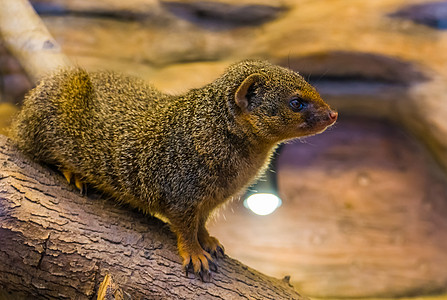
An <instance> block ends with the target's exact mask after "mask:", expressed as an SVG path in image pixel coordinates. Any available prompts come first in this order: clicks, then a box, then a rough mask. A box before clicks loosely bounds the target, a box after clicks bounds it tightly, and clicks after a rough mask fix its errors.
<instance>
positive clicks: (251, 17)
mask: <svg viewBox="0 0 447 300" xmlns="http://www.w3.org/2000/svg"><path fill="white" fill-rule="evenodd" d="M162 5H163V7H164V8H165V9H166V10H168V11H170V12H171V13H172V14H174V15H175V16H177V17H179V18H182V19H184V20H186V21H188V22H191V23H194V24H196V25H199V26H201V27H204V28H206V29H212V30H225V29H232V28H235V27H241V26H258V25H262V24H264V23H267V22H269V21H272V20H274V19H276V18H277V17H278V16H279V15H280V14H281V13H283V12H285V11H286V7H285V6H270V5H262V4H251V5H234V4H227V3H219V2H213V1H197V2H182V1H163V2H162Z"/></svg>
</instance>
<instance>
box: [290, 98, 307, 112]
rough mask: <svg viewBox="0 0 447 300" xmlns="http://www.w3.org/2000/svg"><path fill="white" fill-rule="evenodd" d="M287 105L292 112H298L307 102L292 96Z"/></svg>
mask: <svg viewBox="0 0 447 300" xmlns="http://www.w3.org/2000/svg"><path fill="white" fill-rule="evenodd" d="M289 106H290V108H291V109H292V110H293V111H294V112H300V111H302V110H303V109H305V108H306V107H307V103H306V102H304V100H303V99H301V98H292V100H290V101H289Z"/></svg>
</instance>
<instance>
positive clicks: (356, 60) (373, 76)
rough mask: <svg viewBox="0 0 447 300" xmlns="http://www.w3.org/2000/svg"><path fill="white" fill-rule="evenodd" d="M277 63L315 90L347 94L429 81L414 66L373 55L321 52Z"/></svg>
mask: <svg viewBox="0 0 447 300" xmlns="http://www.w3.org/2000/svg"><path fill="white" fill-rule="evenodd" d="M278 64H280V65H283V66H286V67H289V68H290V69H293V70H295V71H297V72H299V73H300V74H301V75H302V76H303V77H304V78H305V79H306V80H308V81H309V82H310V83H312V84H313V85H315V86H317V87H319V86H324V87H330V88H340V89H346V90H347V91H348V92H349V91H352V92H359V91H360V89H364V90H365V91H367V92H368V91H370V92H375V91H379V90H383V89H390V88H392V89H406V88H408V87H409V86H412V85H414V84H417V83H420V82H425V81H427V80H428V76H427V75H426V74H425V73H423V72H422V71H421V70H419V68H418V66H417V65H415V64H414V63H412V62H408V61H403V60H401V59H399V58H397V57H389V56H384V55H379V54H375V53H363V52H349V51H332V52H322V53H315V54H312V55H308V56H303V57H288V58H287V59H284V60H282V61H279V62H278Z"/></svg>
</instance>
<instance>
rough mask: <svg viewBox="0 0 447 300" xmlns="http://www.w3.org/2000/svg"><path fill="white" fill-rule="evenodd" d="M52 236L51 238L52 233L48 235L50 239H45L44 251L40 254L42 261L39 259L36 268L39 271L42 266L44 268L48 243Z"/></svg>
mask: <svg viewBox="0 0 447 300" xmlns="http://www.w3.org/2000/svg"><path fill="white" fill-rule="evenodd" d="M50 236H51V233H48V237H47V238H46V239H45V242H44V243H43V245H42V246H43V249H42V253H41V254H40V259H39V262H38V263H37V266H36V268H37V269H38V270H40V268H41V266H42V261H43V258H44V256H45V255H46V253H47V249H48V241H49V240H50Z"/></svg>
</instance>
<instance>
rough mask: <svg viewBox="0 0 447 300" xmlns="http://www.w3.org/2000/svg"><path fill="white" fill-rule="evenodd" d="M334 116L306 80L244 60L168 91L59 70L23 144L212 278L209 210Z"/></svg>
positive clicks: (46, 82) (18, 130)
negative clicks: (135, 211) (125, 206)
mask: <svg viewBox="0 0 447 300" xmlns="http://www.w3.org/2000/svg"><path fill="white" fill-rule="evenodd" d="M336 119H337V113H336V112H335V111H333V110H332V109H331V108H330V107H329V106H328V105H327V104H326V103H325V102H324V101H323V100H322V99H321V98H320V96H319V94H318V93H317V91H316V90H315V89H314V88H313V87H312V86H311V85H310V84H308V83H307V82H306V81H305V80H304V79H303V78H302V77H301V76H300V75H298V74H297V73H295V72H293V71H291V70H289V69H286V68H282V67H279V66H275V65H272V64H270V63H268V62H265V61H259V60H245V61H242V62H239V63H236V64H234V65H232V66H230V67H229V68H228V69H227V70H226V71H225V72H224V74H223V75H221V76H220V77H219V78H218V79H216V80H215V81H213V82H212V83H210V84H208V85H205V86H204V87H202V88H199V89H192V90H190V91H188V92H186V93H184V94H181V95H168V94H164V93H162V92H160V91H158V90H156V89H155V88H153V87H152V86H150V85H148V84H147V83H145V82H144V81H143V80H140V79H137V78H130V77H126V76H123V75H118V74H115V73H111V72H93V73H87V72H86V71H84V70H82V69H80V68H73V69H68V70H60V71H58V72H56V73H55V74H53V75H51V76H49V77H47V78H45V79H43V80H42V81H41V82H40V84H39V85H38V86H37V87H36V88H35V89H33V90H32V91H31V92H30V93H29V94H28V95H27V97H26V99H25V102H24V106H23V109H22V111H21V113H20V115H19V116H18V118H17V121H16V123H15V125H14V128H13V135H14V136H15V140H16V141H17V143H18V145H19V147H20V148H21V149H23V150H24V151H25V152H27V153H29V154H30V155H32V156H34V158H35V159H37V160H39V161H42V162H45V163H49V164H53V165H56V166H57V167H58V168H60V169H61V170H62V171H63V172H64V175H65V176H66V177H67V180H69V181H70V180H71V179H72V178H74V179H75V182H76V185H77V186H78V187H80V188H81V187H82V184H81V183H80V182H85V183H88V184H90V185H92V186H94V187H95V188H97V189H99V190H102V191H105V192H106V193H108V194H110V195H112V196H113V197H114V198H116V199H118V200H119V201H123V202H126V203H129V204H131V205H132V206H134V207H136V208H139V209H141V210H142V211H144V212H145V213H149V214H153V215H156V216H161V217H162V218H163V219H165V220H167V221H168V222H169V224H170V226H171V228H172V230H173V231H174V232H175V233H176V235H177V241H178V250H179V253H180V255H181V257H182V258H183V266H184V267H185V269H186V271H187V272H188V270H191V269H192V271H194V272H195V273H196V274H198V275H200V276H201V277H202V278H203V275H204V274H209V270H210V268H211V270H213V269H215V268H216V266H215V263H214V262H213V259H214V257H217V256H218V254H220V253H222V254H223V246H222V245H221V244H220V243H219V242H218V240H217V239H216V238H214V237H212V236H210V235H209V234H208V231H207V229H206V227H205V225H206V222H207V218H208V216H209V215H210V213H211V212H212V211H213V210H214V209H215V208H216V207H218V206H219V205H221V204H222V203H224V202H225V201H226V200H228V199H229V198H231V197H232V196H233V195H236V194H238V193H239V192H241V191H242V190H243V189H244V188H246V187H247V186H248V185H249V184H250V183H251V182H252V181H253V180H254V179H255V178H256V176H257V175H258V174H259V173H260V172H261V171H262V170H263V168H265V166H266V165H267V164H268V161H269V159H270V156H271V154H272V152H273V150H274V149H275V147H276V146H277V144H278V143H280V142H282V141H285V140H289V139H293V138H297V137H303V136H307V135H312V134H316V133H320V132H322V131H324V130H325V129H326V128H327V127H328V126H330V125H332V124H333V123H334V122H335V121H336Z"/></svg>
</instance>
